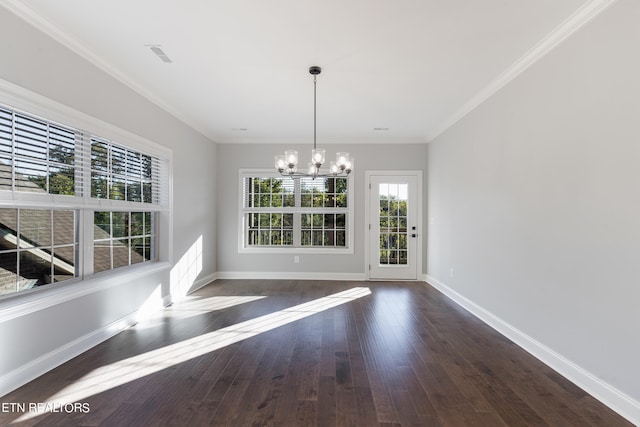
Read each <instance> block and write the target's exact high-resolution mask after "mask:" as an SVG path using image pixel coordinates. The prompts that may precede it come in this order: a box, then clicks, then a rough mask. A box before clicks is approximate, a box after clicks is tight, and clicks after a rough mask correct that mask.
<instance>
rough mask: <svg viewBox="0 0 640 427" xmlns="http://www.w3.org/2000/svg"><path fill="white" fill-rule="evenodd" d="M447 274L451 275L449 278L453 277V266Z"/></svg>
mask: <svg viewBox="0 0 640 427" xmlns="http://www.w3.org/2000/svg"><path fill="white" fill-rule="evenodd" d="M449 276H451V278H452V279H453V267H451V269H450V270H449Z"/></svg>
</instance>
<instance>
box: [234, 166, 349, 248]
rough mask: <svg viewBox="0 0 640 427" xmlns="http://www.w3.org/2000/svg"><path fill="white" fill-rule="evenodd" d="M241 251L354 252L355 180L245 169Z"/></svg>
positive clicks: (243, 176)
mask: <svg viewBox="0 0 640 427" xmlns="http://www.w3.org/2000/svg"><path fill="white" fill-rule="evenodd" d="M240 179H241V196H240V197H241V200H242V207H241V214H242V220H241V224H242V226H241V245H240V250H245V251H247V250H249V251H258V252H260V251H262V250H263V249H264V250H280V251H282V250H287V249H290V250H291V249H295V250H296V251H297V250H321V251H322V250H328V249H331V250H333V251H335V250H339V251H344V252H351V251H352V249H351V247H350V242H351V237H350V236H351V230H350V226H349V219H350V218H351V216H352V213H351V210H352V203H351V201H350V186H351V184H350V180H348V179H347V178H342V177H340V178H338V177H317V178H315V179H312V178H310V177H309V178H307V177H304V178H296V179H293V178H289V177H281V176H273V175H271V174H268V173H256V172H251V171H241V176H240Z"/></svg>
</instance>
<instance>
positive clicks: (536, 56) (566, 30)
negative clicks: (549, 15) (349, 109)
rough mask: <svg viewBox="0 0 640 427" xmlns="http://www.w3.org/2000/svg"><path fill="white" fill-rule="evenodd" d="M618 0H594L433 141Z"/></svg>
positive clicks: (469, 104)
mask: <svg viewBox="0 0 640 427" xmlns="http://www.w3.org/2000/svg"><path fill="white" fill-rule="evenodd" d="M616 1H617V0H590V1H588V2H587V3H585V4H584V5H583V6H582V7H580V8H579V9H578V10H577V11H576V12H574V13H573V14H572V15H571V16H570V17H569V18H567V19H566V20H565V21H563V22H562V23H561V24H560V25H559V26H558V27H556V28H555V29H554V30H553V31H551V32H550V33H549V34H547V35H546V36H545V37H544V38H543V39H542V40H540V41H539V42H538V43H537V44H536V45H535V46H533V47H532V48H531V49H530V50H529V51H528V52H527V53H525V54H524V55H523V56H522V57H521V58H520V59H518V60H517V61H516V62H514V63H513V64H512V65H511V66H510V67H509V68H507V69H506V70H505V71H504V72H503V73H502V74H500V75H499V76H498V77H497V78H496V79H495V80H493V81H492V82H491V83H489V84H488V85H487V86H485V87H484V89H482V90H481V91H480V92H478V93H477V94H476V95H475V96H474V97H472V98H471V99H470V100H469V101H467V103H466V104H464V105H463V106H462V108H460V109H459V110H457V111H456V112H455V113H454V114H453V115H451V116H449V118H447V119H446V120H445V121H444V122H442V123H441V124H440V125H439V126H437V127H436V128H435V129H434V131H433V132H431V133H430V134H429V135H427V141H428V142H431V141H433V140H434V139H435V138H437V137H438V136H440V135H441V134H442V133H444V132H445V131H446V130H447V129H449V128H450V127H451V126H453V125H454V124H455V123H457V122H458V121H459V120H460V119H462V118H463V117H465V116H466V115H467V114H469V113H470V112H471V111H473V110H474V109H475V108H476V107H478V106H479V105H480V104H482V103H483V102H484V101H486V100H487V99H488V98H490V97H491V96H492V95H493V94H494V93H496V92H497V91H499V90H500V89H502V88H503V87H504V86H506V85H507V84H508V83H509V82H511V81H512V80H513V79H515V78H516V77H517V76H519V75H520V74H521V73H522V72H524V71H525V70H526V69H528V68H529V67H531V66H532V65H533V64H535V63H536V62H538V61H539V60H540V59H541V58H543V57H544V56H545V55H546V54H547V53H549V52H551V51H552V50H553V49H554V48H555V47H556V46H558V45H559V44H560V43H562V42H563V41H564V40H565V39H567V38H568V37H569V36H571V35H572V34H573V33H575V32H576V31H578V30H579V29H580V28H582V27H583V26H584V25H585V24H586V23H588V22H589V21H591V20H592V19H593V18H595V17H596V16H598V15H599V14H600V13H601V12H603V11H604V10H605V9H607V8H608V7H609V6H611V5H612V4H613V3H615V2H616Z"/></svg>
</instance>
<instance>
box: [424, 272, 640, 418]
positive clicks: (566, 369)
mask: <svg viewBox="0 0 640 427" xmlns="http://www.w3.org/2000/svg"><path fill="white" fill-rule="evenodd" d="M424 281H425V282H427V283H429V284H430V285H431V286H433V287H434V288H436V289H437V290H439V291H440V292H442V293H443V294H445V295H446V296H447V297H449V298H450V299H451V300H453V301H454V302H455V303H457V304H458V305H460V306H461V307H462V308H464V309H465V310H467V311H469V312H470V313H471V314H473V315H474V316H476V317H477V318H478V319H480V320H482V321H483V322H484V323H486V324H487V325H489V326H491V327H492V328H493V329H495V330H496V331H498V332H500V333H501V334H502V335H504V336H505V337H507V338H509V339H510V340H511V341H513V342H514V343H516V344H517V345H519V346H520V347H522V348H523V349H524V350H526V351H527V352H529V353H530V354H532V355H533V356H534V357H536V358H537V359H539V360H540V361H542V362H543V363H544V364H546V365H547V366H549V367H550V368H552V369H554V370H555V371H557V372H558V373H559V374H561V375H562V376H564V377H565V378H567V379H568V380H569V381H571V382H573V383H574V384H576V385H577V386H578V387H580V388H582V389H583V390H584V391H586V392H587V393H589V394H591V395H592V396H593V397H595V398H596V399H598V400H599V401H600V402H602V403H604V404H605V405H607V406H608V407H609V408H611V409H612V410H614V411H616V412H617V413H618V414H620V415H621V416H623V417H624V418H626V419H627V420H629V421H630V422H632V423H634V424H636V425H640V402H638V401H636V400H634V399H633V398H631V397H629V396H627V395H626V394H624V393H623V392H621V391H620V390H618V389H616V388H615V387H612V386H611V385H609V384H608V383H606V382H604V381H602V380H601V379H600V378H598V377H596V376H595V375H593V374H592V373H590V372H588V371H586V370H584V369H583V368H581V367H580V366H578V365H576V364H575V363H573V362H571V361H570V360H569V359H567V358H565V357H564V356H562V355H561V354H558V353H556V352H555V351H553V350H552V349H550V348H549V347H547V346H545V345H544V344H542V343H540V342H539V341H536V340H535V339H533V338H531V337H530V336H528V335H527V334H525V333H524V332H522V331H520V330H519V329H516V328H514V327H513V326H512V325H510V324H509V323H507V322H505V321H504V320H502V319H500V318H499V317H497V316H495V315H494V314H492V313H490V312H489V311H487V310H485V309H484V308H482V307H480V306H479V305H477V304H476V303H475V302H473V301H471V300H469V299H468V298H466V297H465V296H463V295H461V294H459V293H458V292H456V291H455V290H453V289H451V288H450V287H449V286H447V285H446V284H444V283H443V282H441V281H439V280H438V279H436V278H435V277H432V276H429V275H427V274H425V275H424Z"/></svg>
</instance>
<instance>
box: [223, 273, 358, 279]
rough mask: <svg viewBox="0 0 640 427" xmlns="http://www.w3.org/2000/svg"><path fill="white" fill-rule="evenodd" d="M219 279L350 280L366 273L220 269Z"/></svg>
mask: <svg viewBox="0 0 640 427" xmlns="http://www.w3.org/2000/svg"><path fill="white" fill-rule="evenodd" d="M217 279H265V280H348V281H363V280H366V279H365V275H364V273H326V272H323V273H308V272H292V271H286V272H272V271H218V273H217Z"/></svg>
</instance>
